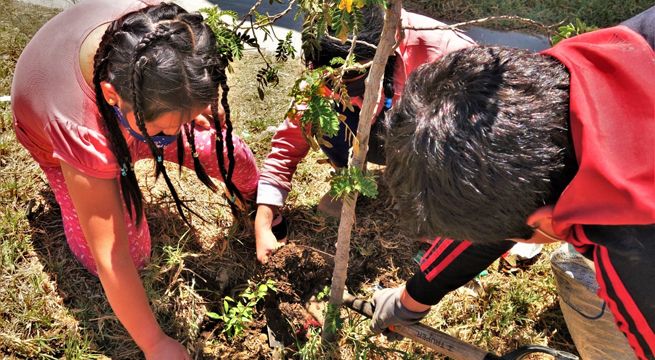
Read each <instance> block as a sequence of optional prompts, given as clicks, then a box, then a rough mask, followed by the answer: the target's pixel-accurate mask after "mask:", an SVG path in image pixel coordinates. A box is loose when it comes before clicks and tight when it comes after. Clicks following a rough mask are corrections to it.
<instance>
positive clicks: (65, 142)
mask: <svg viewBox="0 0 655 360" xmlns="http://www.w3.org/2000/svg"><path fill="white" fill-rule="evenodd" d="M226 66H227V62H226V61H225V60H224V59H222V58H220V57H219V56H218V52H217V49H216V40H215V36H214V34H213V32H212V31H211V29H210V28H209V27H208V26H207V25H206V24H204V23H203V18H202V16H201V15H200V14H198V13H188V12H186V11H185V10H184V9H182V8H181V7H179V6H177V5H174V4H167V3H159V1H137V0H93V1H91V0H89V1H83V2H80V3H79V4H77V5H75V6H73V7H71V8H69V9H68V10H66V11H64V12H62V13H60V14H58V15H57V16H55V17H54V18H53V19H51V20H50V21H49V22H48V23H46V24H45V25H44V26H43V28H41V29H40V30H39V31H38V32H37V33H36V34H35V36H34V38H33V39H32V40H31V41H30V43H29V44H28V45H27V47H26V48H25V50H24V51H23V53H22V54H21V56H20V59H19V60H18V63H17V66H16V71H15V74H14V81H13V84H12V91H11V96H12V110H13V115H14V128H15V131H16V136H17V138H18V140H19V141H20V142H21V143H22V144H23V145H24V146H25V148H26V149H27V150H28V151H29V152H30V154H31V155H32V157H33V158H34V159H35V160H36V162H37V163H38V164H39V165H40V167H41V168H42V169H43V171H44V172H45V174H46V177H47V179H48V182H49V184H50V187H51V188H52V191H53V192H54V195H55V198H56V200H57V202H58V204H59V206H60V207H61V213H62V218H63V226H64V230H65V234H66V240H67V242H68V245H69V247H70V250H71V251H72V253H73V254H74V255H75V257H76V258H77V259H78V260H79V261H80V263H82V265H84V267H86V268H87V269H88V270H89V271H90V272H91V273H93V274H95V275H97V276H98V278H99V279H100V282H101V283H102V287H103V289H104V291H105V295H106V296H107V299H108V301H109V304H110V305H111V307H112V309H113V310H114V312H115V313H116V316H117V317H118V319H119V320H120V322H121V323H122V324H123V325H124V326H125V328H126V329H127V331H128V332H129V334H130V335H131V336H132V338H133V339H134V341H135V342H136V344H137V345H138V346H139V347H140V348H141V350H142V351H143V352H144V353H145V356H146V358H147V359H157V360H161V359H189V358H190V357H189V354H188V353H187V350H186V349H185V348H184V346H183V345H182V344H180V343H179V342H178V341H176V340H174V339H172V338H170V337H169V336H168V335H166V333H165V332H164V331H163V330H162V329H161V328H160V326H159V325H158V323H157V319H156V318H155V316H154V314H153V312H152V310H151V308H150V305H149V303H148V298H147V297H146V292H145V291H144V288H143V285H142V283H141V280H140V278H139V275H138V272H137V270H138V269H139V268H142V267H143V266H144V265H145V263H146V262H147V261H148V259H149V257H150V244H151V240H150V233H149V231H148V225H147V223H146V220H145V219H144V213H143V196H142V193H141V190H140V189H139V185H138V183H137V178H136V175H135V173H134V167H133V164H134V162H135V161H137V160H140V159H144V158H153V159H154V161H155V171H156V174H157V175H162V176H163V177H164V179H165V181H166V183H167V185H168V186H169V190H170V192H171V194H172V196H173V199H174V201H175V203H176V205H177V208H178V210H179V211H180V214H181V216H182V217H183V218H184V219H185V220H187V219H186V216H185V215H184V213H183V209H184V208H186V206H185V205H184V204H183V203H182V202H181V201H180V199H179V197H178V196H177V193H176V191H175V189H174V188H173V186H172V183H171V181H170V179H169V177H168V174H167V171H166V167H165V165H164V160H168V161H174V160H177V161H178V162H179V164H180V166H186V167H190V168H193V169H195V172H196V174H197V175H198V178H199V179H200V180H201V181H202V182H203V183H204V184H205V185H207V187H208V188H209V189H210V190H212V191H217V190H218V186H217V185H216V184H215V183H214V181H213V180H212V179H211V178H210V177H213V178H215V179H218V180H221V181H223V182H224V183H225V187H226V188H227V190H228V192H229V193H230V197H231V198H232V197H233V198H236V199H242V200H243V199H246V200H247V199H252V198H254V194H255V191H256V187H257V180H258V170H257V167H256V163H255V161H254V158H253V155H252V153H251V151H250V150H249V149H248V147H247V146H246V145H245V144H244V143H243V142H242V141H241V140H240V139H238V138H237V137H235V136H233V135H232V133H231V130H230V129H231V123H230V110H229V106H228V103H227V92H228V90H229V88H228V86H227V83H226V74H225V68H226ZM219 88H221V89H222V92H221V93H219ZM219 101H220V104H219ZM221 105H222V107H221Z"/></svg>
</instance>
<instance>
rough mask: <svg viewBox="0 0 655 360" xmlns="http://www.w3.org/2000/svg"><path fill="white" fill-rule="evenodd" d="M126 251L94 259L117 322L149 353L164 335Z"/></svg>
mask: <svg viewBox="0 0 655 360" xmlns="http://www.w3.org/2000/svg"><path fill="white" fill-rule="evenodd" d="M126 251H129V250H127V249H124V250H123V249H117V250H116V251H112V252H110V253H109V254H107V255H108V256H101V255H100V256H98V255H99V254H98V255H96V259H99V260H96V266H97V269H98V277H99V278H100V282H101V283H102V287H103V289H104V291H105V295H106V296H107V300H108V301H109V304H110V305H111V308H112V309H113V310H114V313H115V314H116V316H117V318H118V320H119V321H120V322H121V324H123V326H124V327H125V329H126V330H127V332H128V333H129V334H130V336H131V337H132V339H133V340H134V342H135V343H136V344H137V345H138V346H139V347H140V348H141V349H142V350H143V351H146V350H147V349H151V348H152V347H153V346H154V344H156V343H157V341H159V340H160V339H161V338H162V337H163V336H165V335H164V333H163V331H162V330H161V328H160V327H159V324H158V323H157V320H156V319H155V316H154V314H153V313H152V310H151V308H150V304H149V301H148V298H147V296H146V292H145V289H144V288H143V284H142V283H141V279H140V278H139V274H138V272H137V270H136V268H135V266H134V264H133V263H132V260H131V258H130V256H129V253H128V254H125V252H126Z"/></svg>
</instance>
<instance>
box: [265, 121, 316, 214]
mask: <svg viewBox="0 0 655 360" xmlns="http://www.w3.org/2000/svg"><path fill="white" fill-rule="evenodd" d="M298 117H300V115H299V116H298ZM298 120H299V119H296V120H291V119H289V118H287V119H285V120H284V122H283V123H282V124H281V125H280V126H279V127H278V129H277V131H276V132H275V135H274V136H273V140H272V141H271V152H270V153H269V154H268V156H267V157H266V160H264V164H263V166H262V171H261V175H260V178H259V185H258V188H257V203H258V204H268V205H276V206H282V205H283V204H284V200H285V199H286V197H287V194H288V193H289V191H290V190H291V178H292V177H293V174H294V173H295V172H296V168H297V167H298V163H299V162H300V161H301V160H302V159H303V158H304V157H305V156H306V155H307V153H308V152H309V148H310V146H309V144H308V143H307V140H305V137H304V136H303V134H302V129H301V128H300V125H299V121H298Z"/></svg>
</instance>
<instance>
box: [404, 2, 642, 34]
mask: <svg viewBox="0 0 655 360" xmlns="http://www.w3.org/2000/svg"><path fill="white" fill-rule="evenodd" d="M405 5H406V7H407V8H408V9H413V10H416V11H418V12H420V13H425V14H429V15H431V16H432V17H435V18H437V19H444V20H450V21H467V20H472V19H478V18H484V17H487V16H493V15H517V16H521V17H524V18H528V19H532V20H535V21H539V22H541V23H543V24H545V25H552V24H557V23H560V22H564V23H565V24H568V23H570V22H573V21H575V19H576V18H579V19H580V20H582V21H584V22H585V23H586V24H587V25H595V26H598V27H607V26H613V25H616V24H618V23H619V22H621V21H623V20H626V19H628V18H630V17H632V16H634V15H636V14H638V13H640V12H641V11H643V10H645V9H647V8H649V7H651V6H653V2H652V1H651V0H624V1H614V0H477V1H466V0H443V1H441V0H440V1H434V0H411V1H407V2H405ZM501 25H502V26H504V27H511V28H515V29H520V28H525V26H524V25H521V24H516V23H514V24H512V23H508V22H503V23H501ZM482 26H491V27H494V25H493V24H492V23H488V24H485V25H482ZM533 30H538V29H533Z"/></svg>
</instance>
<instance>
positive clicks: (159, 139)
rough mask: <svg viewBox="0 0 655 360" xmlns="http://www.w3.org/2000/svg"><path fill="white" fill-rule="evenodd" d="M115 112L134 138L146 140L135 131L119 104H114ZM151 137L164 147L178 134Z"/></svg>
mask: <svg viewBox="0 0 655 360" xmlns="http://www.w3.org/2000/svg"><path fill="white" fill-rule="evenodd" d="M114 112H115V113H116V117H118V121H119V122H120V123H121V126H123V128H125V130H127V132H128V133H129V134H130V135H131V136H132V137H133V138H135V139H137V140H139V141H141V142H146V138H145V137H143V135H141V134H140V133H139V132H137V131H134V129H132V127H130V123H128V122H127V119H126V118H125V116H123V113H122V112H121V110H120V109H119V108H118V106H114ZM150 139H152V142H154V143H155V145H157V147H164V146H166V145H169V144H171V143H173V142H174V141H175V140H177V135H155V136H151V137H150Z"/></svg>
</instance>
